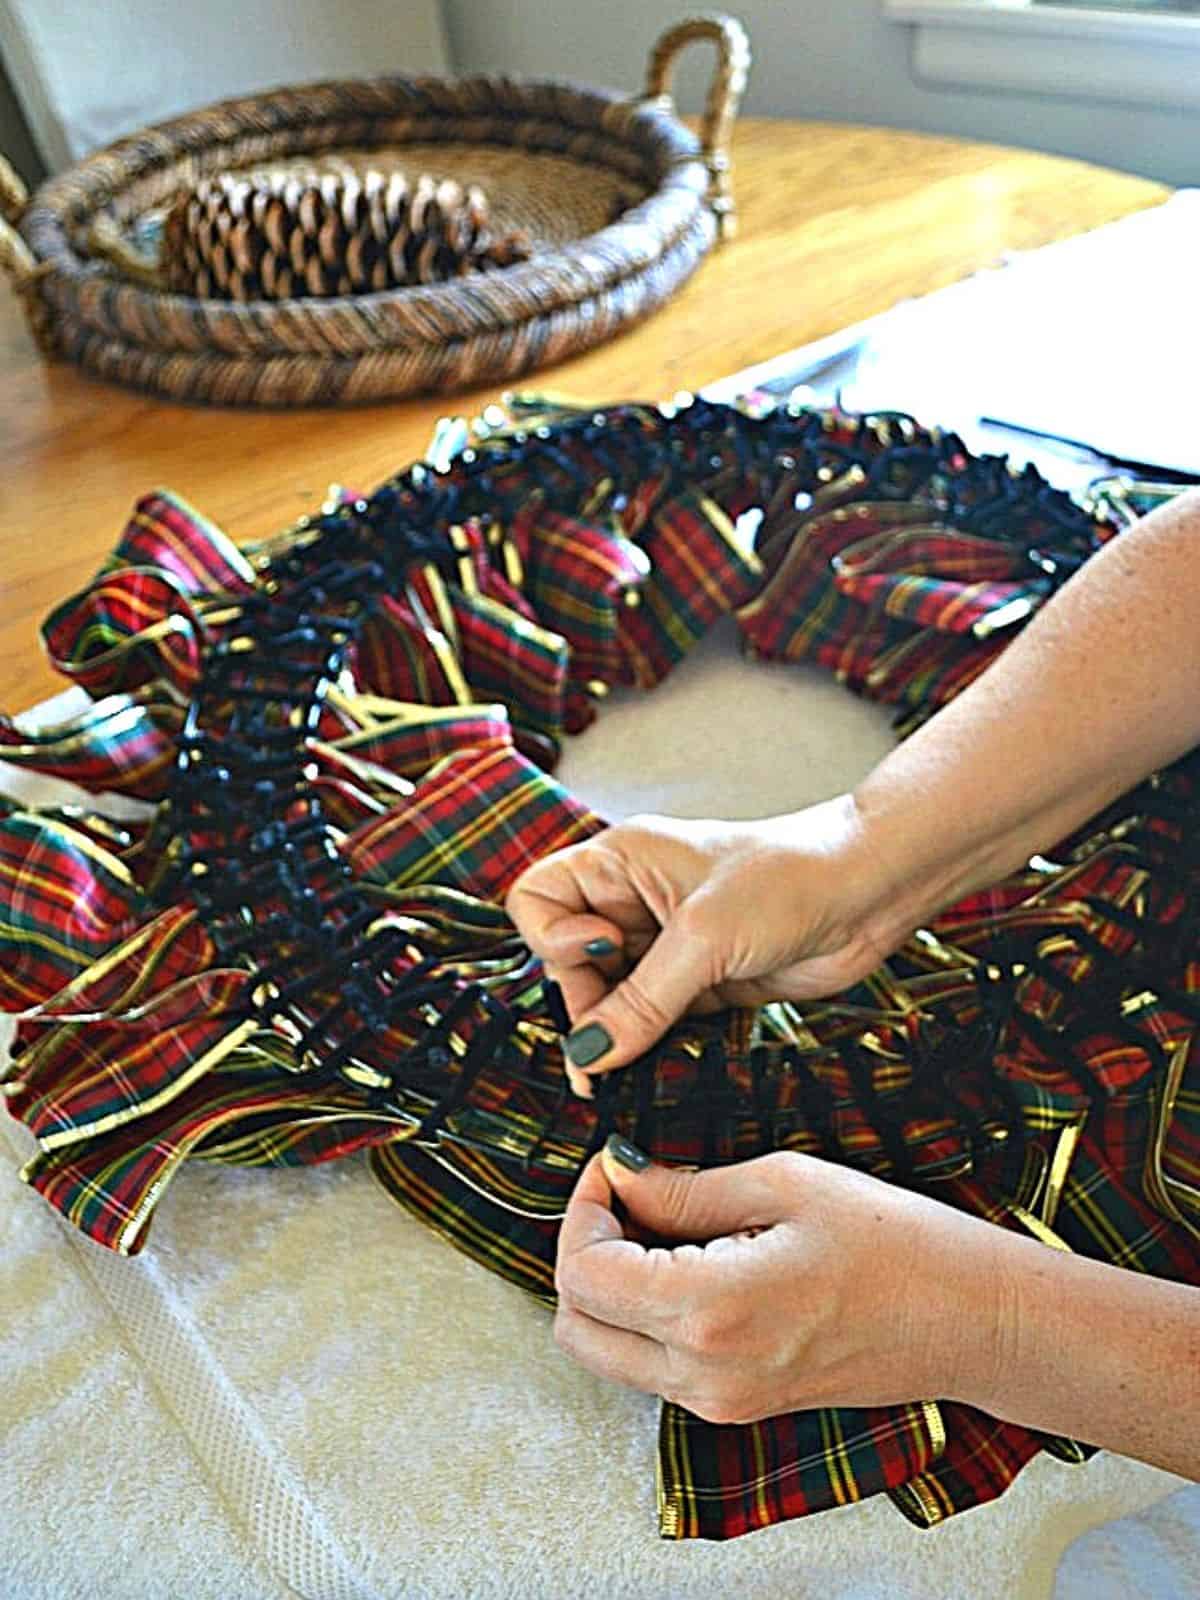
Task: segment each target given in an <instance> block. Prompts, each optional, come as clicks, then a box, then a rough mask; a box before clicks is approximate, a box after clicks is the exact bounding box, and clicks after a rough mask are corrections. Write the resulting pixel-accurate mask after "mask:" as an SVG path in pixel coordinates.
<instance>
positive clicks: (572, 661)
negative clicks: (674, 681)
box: [508, 501, 647, 731]
mask: <svg viewBox="0 0 1200 1600" xmlns="http://www.w3.org/2000/svg"><path fill="white" fill-rule="evenodd" d="M508 537H509V539H510V540H511V541H512V544H513V545H514V546H515V548H516V551H517V554H518V557H519V561H520V567H521V570H522V572H523V575H524V582H525V585H526V588H527V592H528V594H529V597H530V599H531V601H532V602H533V604H534V606H535V608H536V612H537V615H538V616H539V617H540V618H541V619H542V621H543V623H544V624H545V625H546V626H547V627H549V628H553V629H555V630H556V631H557V632H558V633H560V634H561V635H562V636H563V638H564V639H566V641H567V643H568V645H569V647H570V656H569V671H570V676H571V679H572V681H573V682H574V683H576V684H580V685H585V684H587V683H588V682H589V681H590V680H592V679H598V680H599V681H600V682H601V683H616V682H620V681H622V680H623V678H624V677H625V676H626V675H627V674H626V670H625V663H624V657H623V653H622V650H621V646H620V639H619V632H620V620H621V615H622V607H623V606H624V604H625V596H626V594H629V595H630V596H631V597H633V596H635V595H636V594H637V590H638V586H639V585H640V583H641V581H642V579H643V578H644V577H645V575H646V572H647V558H646V556H645V555H644V554H642V553H641V552H639V550H638V548H637V547H636V545H634V544H633V542H632V541H631V540H629V539H627V538H626V537H625V536H624V534H623V533H622V532H621V531H620V529H619V527H618V526H617V525H616V523H615V520H614V522H613V524H612V526H611V527H605V526H603V525H600V524H598V523H596V522H589V521H587V520H585V519H584V518H582V517H569V516H566V515H565V514H564V513H563V512H561V511H556V510H554V509H552V508H551V507H548V506H546V505H545V504H543V503H541V502H539V501H533V502H531V503H530V504H529V505H528V506H525V507H522V509H521V510H520V511H518V513H517V515H516V516H515V517H514V519H513V521H512V524H511V526H510V528H509V531H508ZM572 731H577V730H575V729H572Z"/></svg>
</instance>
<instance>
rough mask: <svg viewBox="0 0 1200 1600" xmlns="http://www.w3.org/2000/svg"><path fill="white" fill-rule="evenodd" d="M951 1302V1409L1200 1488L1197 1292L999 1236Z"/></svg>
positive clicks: (965, 1272) (976, 1258)
mask: <svg viewBox="0 0 1200 1600" xmlns="http://www.w3.org/2000/svg"><path fill="white" fill-rule="evenodd" d="M957 1292H958V1295H959V1297H960V1299H961V1300H962V1303H963V1310H964V1314H963V1316H962V1317H960V1318H959V1319H958V1326H960V1327H962V1328H964V1329H965V1330H967V1331H966V1332H965V1333H964V1334H963V1335H961V1336H960V1338H959V1341H958V1342H959V1344H960V1345H961V1348H960V1349H956V1350H955V1352H954V1363H955V1364H956V1367H957V1371H956V1380H957V1381H956V1382H955V1383H954V1384H953V1388H954V1391H955V1392H954V1393H953V1394H952V1395H951V1396H950V1398H953V1399H960V1400H964V1401H966V1402H967V1403H969V1404H971V1405H976V1406H979V1407H980V1408H981V1409H983V1410H985V1411H987V1412H989V1413H990V1414H991V1415H993V1416H997V1417H1000V1418H1002V1419H1004V1420H1005V1421H1008V1422H1018V1423H1022V1424H1023V1425H1024V1426H1026V1427H1030V1428H1036V1429H1038V1430H1040V1431H1043V1432H1046V1433H1054V1434H1061V1435H1065V1436H1066V1437H1068V1438H1074V1439H1078V1440H1080V1441H1081V1442H1083V1443H1086V1444H1093V1445H1099V1446H1101V1447H1103V1448H1105V1449H1109V1450H1115V1451H1118V1452H1119V1453H1120V1454H1122V1455H1128V1456H1134V1457H1136V1458H1137V1459H1138V1460H1141V1461H1148V1462H1151V1463H1153V1464H1154V1465H1155V1466H1159V1467H1165V1468H1168V1469H1169V1470H1170V1471H1173V1472H1178V1473H1181V1474H1183V1476H1185V1477H1190V1478H1197V1479H1200V1289H1193V1288H1188V1287H1186V1286H1184V1285H1182V1284H1175V1283H1167V1282H1165V1281H1163V1280H1162V1279H1158V1278H1149V1277H1145V1276H1143V1275H1142V1274H1140V1273H1136V1272H1130V1271H1126V1270H1124V1269H1121V1268H1118V1267H1111V1266H1106V1265H1102V1264H1101V1263H1099V1262H1095V1261H1089V1260H1086V1259H1084V1258H1083V1257H1081V1256H1075V1255H1069V1254H1067V1253H1065V1252H1062V1251H1058V1250H1054V1249H1051V1248H1049V1247H1047V1246H1046V1245H1042V1244H1039V1243H1037V1242H1036V1241H1034V1240H1031V1239H1023V1238H1020V1237H1018V1236H1017V1235H1015V1234H1010V1233H1007V1232H1005V1231H1002V1230H1000V1229H995V1230H992V1231H991V1236H990V1238H989V1240H988V1243H987V1247H986V1248H983V1247H981V1248H980V1249H979V1250H978V1251H977V1252H974V1253H973V1254H972V1255H971V1256H968V1257H967V1258H965V1259H964V1258H962V1257H961V1256H960V1258H959V1276H958V1281H957ZM981 1306H988V1307H989V1313H990V1314H989V1316H988V1317H987V1318H986V1319H985V1320H984V1321H983V1323H982V1324H981V1321H980V1316H979V1309H980V1307H981ZM968 1312H969V1313H970V1314H969V1315H968V1314H967V1313H968ZM989 1325H990V1328H991V1330H992V1337H991V1338H988V1337H986V1336H983V1335H984V1329H985V1328H987V1327H988V1326H989ZM943 1332H944V1329H943Z"/></svg>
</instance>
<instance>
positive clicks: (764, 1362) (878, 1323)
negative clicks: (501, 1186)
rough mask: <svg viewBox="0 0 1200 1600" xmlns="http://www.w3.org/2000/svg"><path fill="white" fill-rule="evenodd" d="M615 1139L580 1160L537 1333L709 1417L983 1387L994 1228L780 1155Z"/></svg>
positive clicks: (995, 1337) (998, 1297)
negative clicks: (726, 1156) (688, 1157)
mask: <svg viewBox="0 0 1200 1600" xmlns="http://www.w3.org/2000/svg"><path fill="white" fill-rule="evenodd" d="M621 1143H622V1142H619V1141H610V1144H609V1147H608V1148H606V1150H605V1151H604V1152H603V1154H602V1155H601V1156H597V1157H596V1158H595V1159H594V1160H593V1161H592V1162H591V1163H589V1165H588V1166H587V1168H586V1169H585V1171H584V1172H583V1174H582V1176H581V1178H580V1181H579V1184H578V1186H577V1187H576V1189H575V1192H574V1194H573V1196H572V1198H571V1202H570V1206H569V1208H568V1211H567V1214H566V1218H565V1220H564V1222H563V1226H562V1232H561V1236H560V1239H559V1249H558V1270H557V1280H556V1281H557V1286H558V1293H559V1306H558V1314H557V1319H556V1324H555V1333H556V1336H557V1339H558V1342H559V1344H560V1345H561V1346H562V1348H563V1349H564V1350H566V1352H567V1353H568V1354H569V1355H571V1356H573V1357H574V1358H575V1359H576V1360H578V1361H580V1362H581V1363H582V1364H583V1365H584V1366H585V1367H588V1368H589V1369H590V1370H591V1371H593V1372H595V1373H598V1374H600V1375H601V1376H603V1377H605V1378H610V1379H613V1380H615V1381H616V1382H619V1383H624V1384H628V1385H629V1386H631V1387H632V1388H635V1389H644V1390H648V1391H650V1392H652V1393H655V1394H660V1395H662V1396H663V1397H664V1398H666V1399H669V1400H674V1401H677V1402H678V1403H679V1404H680V1405H682V1406H684V1407H686V1409H687V1410H689V1411H691V1412H694V1413H695V1414H696V1415H697V1416H700V1417H703V1418H705V1419H706V1420H708V1421H710V1422H752V1421H757V1420H758V1419H759V1418H762V1417H767V1416H774V1415H776V1414H778V1413H780V1412H784V1411H796V1410H801V1409H807V1408H809V1407H814V1406H837V1405H845V1406H867V1405H886V1404H891V1403H896V1402H904V1401H912V1400H918V1399H932V1398H947V1399H949V1398H956V1399H969V1398H970V1394H971V1392H972V1391H973V1390H974V1389H975V1388H976V1387H977V1386H978V1387H979V1388H981V1389H986V1388H989V1387H990V1385H991V1381H992V1380H994V1378H995V1375H996V1373H997V1371H998V1369H999V1367H1000V1365H1001V1364H1002V1362H1003V1360H1004V1359H1005V1345H1006V1343H1007V1341H1006V1337H1005V1334H1006V1323H1007V1322H1008V1320H1009V1319H1008V1318H1007V1317H1006V1316H1005V1315H1004V1309H1005V1305H1006V1299H1005V1293H1004V1289H1005V1281H1004V1280H1005V1276H1006V1275H1005V1273H1004V1272H1003V1271H1002V1270H997V1269H996V1268H997V1263H996V1261H995V1258H994V1251H993V1245H994V1242H995V1241H996V1240H998V1239H999V1240H1002V1239H1003V1238H1004V1237H1005V1235H1004V1232H1003V1230H1001V1229H999V1228H995V1227H994V1226H992V1225H991V1224H989V1223H986V1222H983V1221H980V1220H978V1219H976V1218H973V1217H969V1216H966V1215H964V1214H963V1213H961V1212H958V1211H954V1210H952V1209H951V1208H950V1207H949V1206H945V1205H942V1204H941V1203H940V1202H938V1201H935V1200H929V1199H926V1198H924V1197H922V1196H920V1195H915V1194H911V1193H909V1192H907V1191H905V1190H902V1189H898V1188H895V1187H893V1186H892V1185H890V1184H886V1183H882V1182H880V1181H879V1180H877V1179H875V1178H871V1177H868V1176H866V1175H864V1174H862V1173H858V1172H854V1171H852V1170H850V1169H848V1168H846V1167H841V1166H836V1165H834V1164H832V1163H830V1162H826V1161H819V1160H816V1159H814V1158H812V1157H809V1156H803V1155H799V1154H796V1153H790V1152H788V1153H780V1154H776V1155H768V1156H763V1157H761V1158H760V1159H758V1160H755V1161H746V1162H743V1163H740V1164H739V1165H736V1166H730V1167H720V1168H714V1169H710V1170H708V1171H705V1172H696V1171H693V1170H690V1169H684V1168H671V1167H664V1166H658V1165H653V1164H650V1165H645V1166H644V1167H643V1168H642V1169H641V1170H631V1168H630V1167H629V1166H627V1165H624V1164H622V1161H621V1159H620V1157H621V1154H622V1150H621ZM614 1146H616V1153H615V1154H614ZM624 1155H625V1159H626V1160H633V1161H635V1162H636V1161H638V1160H640V1161H643V1162H644V1161H645V1158H644V1157H643V1156H641V1153H640V1152H638V1151H633V1150H632V1149H631V1147H630V1146H628V1145H624ZM618 1201H619V1202H620V1210H621V1213H622V1215H623V1217H624V1219H625V1220H624V1222H622V1221H621V1220H618V1213H617V1210H616V1209H615V1202H618ZM645 1239H655V1240H661V1241H662V1244H658V1243H655V1244H650V1245H647V1244H645V1243H643V1242H640V1241H641V1240H645Z"/></svg>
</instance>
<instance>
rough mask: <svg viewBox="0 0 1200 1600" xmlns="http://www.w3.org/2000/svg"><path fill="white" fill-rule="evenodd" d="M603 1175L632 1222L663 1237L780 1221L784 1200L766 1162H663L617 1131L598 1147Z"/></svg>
mask: <svg viewBox="0 0 1200 1600" xmlns="http://www.w3.org/2000/svg"><path fill="white" fill-rule="evenodd" d="M601 1162H602V1165H603V1168H604V1175H605V1177H606V1178H607V1179H608V1181H609V1184H610V1186H611V1188H612V1191H613V1194H614V1195H615V1197H616V1198H617V1199H618V1200H619V1201H620V1202H621V1204H622V1206H623V1207H624V1209H625V1212H626V1215H627V1216H628V1217H629V1220H630V1221H631V1222H634V1223H636V1224H637V1225H638V1226H639V1228H641V1229H644V1230H645V1231H646V1232H648V1233H653V1234H657V1235H658V1236H659V1237H660V1238H664V1239H680V1240H684V1239H690V1240H695V1241H697V1242H699V1241H707V1240H709V1239H721V1238H725V1237H727V1236H728V1235H730V1234H734V1233H742V1232H744V1231H745V1230H746V1229H747V1228H766V1227H770V1226H771V1224H772V1223H775V1222H780V1221H782V1220H783V1217H784V1216H785V1215H786V1212H787V1205H786V1201H785V1199H784V1197H783V1195H782V1194H781V1193H780V1191H779V1187H778V1185H777V1184H776V1183H775V1182H774V1181H773V1177H772V1172H773V1171H774V1170H777V1169H775V1168H773V1167H772V1165H771V1163H770V1161H769V1159H768V1160H767V1161H765V1162H764V1161H762V1160H755V1161H740V1162H737V1163H736V1164H735V1165H733V1166H730V1167H709V1168H708V1169H707V1170H705V1171H703V1172H701V1171H698V1170H697V1169H696V1168H694V1167H664V1166H660V1165H659V1164H658V1163H657V1162H654V1161H651V1160H650V1158H649V1156H647V1155H646V1154H645V1153H644V1152H643V1151H641V1150H639V1149H638V1148H637V1146H636V1145H634V1144H631V1143H630V1142H629V1140H628V1139H624V1138H622V1137H621V1135H620V1134H619V1133H614V1134H610V1135H609V1139H608V1142H607V1144H606V1145H605V1146H604V1149H603V1151H602V1152H601Z"/></svg>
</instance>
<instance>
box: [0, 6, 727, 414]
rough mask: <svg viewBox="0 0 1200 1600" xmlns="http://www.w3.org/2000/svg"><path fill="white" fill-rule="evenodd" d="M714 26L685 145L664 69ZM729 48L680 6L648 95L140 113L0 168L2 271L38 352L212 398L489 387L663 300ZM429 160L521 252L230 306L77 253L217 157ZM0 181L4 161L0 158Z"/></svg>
mask: <svg viewBox="0 0 1200 1600" xmlns="http://www.w3.org/2000/svg"><path fill="white" fill-rule="evenodd" d="M697 39H708V40H712V41H713V42H715V44H716V45H717V51H718V69H717V74H716V77H715V80H714V85H713V89H712V92H711V94H710V97H709V104H708V110H707V112H706V117H705V123H704V128H703V130H702V134H701V137H700V139H699V140H698V139H697V138H696V136H695V135H693V134H692V133H690V132H689V131H688V130H687V129H686V128H685V127H684V126H683V125H682V124H681V123H680V122H679V120H678V118H677V117H676V115H675V113H674V108H673V106H672V104H671V102H670V97H669V95H668V94H667V92H666V84H667V82H668V78H669V72H670V67H671V64H672V62H673V61H674V59H675V56H676V55H677V53H678V51H679V50H681V49H682V48H683V47H684V46H685V45H687V44H689V43H691V42H692V41H693V40H697ZM748 64H749V48H748V45H747V42H746V36H745V33H744V31H743V30H742V28H741V27H740V25H739V24H738V23H736V22H734V21H733V20H732V19H729V18H726V17H720V16H715V17H704V18H693V19H689V20H688V21H687V22H685V23H681V24H680V25H678V26H677V27H675V28H673V29H671V30H670V31H669V32H668V33H667V34H666V35H664V36H663V39H662V40H660V41H659V43H658V45H657V46H656V47H655V51H654V54H653V55H652V57H651V62H650V67H649V72H648V79H647V93H646V94H645V95H643V96H640V97H637V98H633V99H629V98H625V97H622V96H620V95H618V94H616V93H613V92H611V91H605V90H596V89H587V88H581V87H578V86H575V85H570V84H561V83H552V82H536V83H529V82H516V81H513V80H510V79H505V78H500V77H473V78H464V79H458V80H449V79H438V78H402V77H387V78H378V79H371V80H361V81H344V82H336V83H325V84H315V85H309V86H306V87H302V88H295V89H283V90H278V91H275V92H273V93H270V94H265V95H256V96H251V97H247V98H243V99H238V100H232V101H227V102H225V103H223V104H221V105H216V106H213V107H210V108H209V109H207V110H204V111H200V112H196V113H194V114H192V115H189V116H185V117H181V118H178V119H176V120H174V121H172V122H169V123H164V124H161V125H160V126H158V127H155V128H150V129H147V130H145V131H143V132H141V133H138V134H135V135H133V136H131V137H130V138H127V139H124V140H121V141H120V142H119V143H117V144H115V145H112V146H110V147H108V148H107V149H105V150H103V151H100V152H98V153H97V154H96V155H94V156H92V157H90V158H88V159H87V160H85V161H83V162H81V163H79V165H77V166H76V167H74V168H72V169H70V170H69V171H68V172H65V173H63V174H61V175H60V176H58V177H56V178H53V179H51V180H50V181H49V182H48V183H46V184H44V185H43V186H42V188H41V189H40V190H39V191H38V192H37V194H36V195H35V196H34V197H33V199H32V201H31V202H30V203H29V204H28V205H27V206H24V207H23V204H22V197H21V196H20V195H19V193H17V192H16V191H15V190H14V189H13V187H12V184H11V183H10V182H9V181H8V180H7V179H6V180H5V184H4V186H3V190H2V192H0V199H2V200H3V205H2V206H0V209H3V210H4V211H5V213H6V214H7V215H8V216H9V218H10V219H13V218H15V217H17V216H18V215H19V218H20V221H19V232H18V231H17V230H16V229H14V227H13V226H12V225H11V222H0V266H6V267H7V268H8V270H9V271H10V272H11V274H12V276H13V278H14V281H15V282H16V283H17V286H18V288H19V289H20V290H21V292H22V293H23V295H24V297H25V300H26V303H27V305H28V307H29V311H30V318H31V322H32V323H33V325H34V327H35V331H37V332H38V333H39V336H40V338H41V340H42V342H43V344H44V345H47V346H48V347H49V348H50V349H51V350H52V352H53V353H54V354H56V355H58V356H61V357H63V358H65V359H67V360H71V361H74V362H76V363H78V364H79V365H80V366H82V367H84V368H85V369H87V370H88V371H90V372H93V373H96V374H98V375H99V376H101V377H105V378H109V379H113V380H115V381H117V382H121V383H126V384H131V385H133V386H135V387H137V388H141V389H147V390H150V391H152V392H154V393H157V394H161V395H167V396H170V397H173V398H177V399H184V400H190V401H207V402H212V403H216V404H224V405H260V406H290V405H328V404H335V403H350V402H363V401H376V400H381V399H385V398H388V397H392V396H397V395H403V394H410V393H414V392H419V391H424V390H452V389H456V388H463V387H469V386H472V385H475V384H480V383H485V382H492V381H495V380H505V379H509V378H512V377H515V376H516V375H518V374H519V373H522V372H526V371H528V370H530V369H531V368H533V367H536V366H544V365H547V364H549V363H552V362H556V361H560V360H563V359H565V358H566V357H568V356H570V355H573V354H576V353H577V352H579V351H581V350H585V349H588V348H590V347H592V346H593V345H596V344H598V343H600V342H601V341H602V340H604V339H607V338H609V337H611V336H612V335H613V334H615V333H617V332H618V331H620V330H621V329H623V328H626V327H628V326H629V325H630V324H632V323H633V322H635V321H637V320H638V319H640V318H642V317H644V316H646V315H647V314H648V313H650V312H651V311H653V310H654V309H655V308H656V307H657V306H659V305H661V304H662V303H663V302H664V301H665V300H666V299H667V298H668V297H669V296H670V295H671V294H672V293H673V292H674V291H675V290H676V289H677V288H678V287H679V285H680V284H681V283H682V282H683V281H684V280H685V279H686V278H687V277H689V276H690V274H691V273H692V272H693V271H694V270H695V269H696V267H697V266H698V265H699V263H700V261H701V260H702V259H703V257H704V255H705V254H706V253H707V251H708V250H709V249H710V248H711V246H712V244H713V242H714V239H715V238H716V236H717V234H718V231H721V232H728V231H730V229H731V226H732V220H733V213H732V206H731V201H730V199H729V191H728V157H727V149H726V144H727V140H728V136H729V130H730V127H731V125H732V120H733V116H734V113H735V111H736V107H737V103H738V100H739V99H740V95H741V92H742V88H743V87H744V84H745V78H746V71H747V68H748ZM322 162H324V163H329V162H339V163H352V164H353V165H355V166H356V167H357V168H358V170H360V171H364V170H367V169H368V168H369V169H371V170H383V171H388V170H396V171H401V170H402V171H406V172H409V173H414V172H431V173H434V174H435V175H436V176H437V177H438V178H448V179H452V180H456V181H458V182H459V183H462V184H464V185H465V184H468V183H477V184H479V185H480V187H482V188H483V189H484V190H485V192H486V194H487V196H488V201H489V205H490V208H491V213H492V218H493V223H494V225H495V227H496V228H498V229H505V230H509V229H512V230H516V229H520V230H522V231H523V232H524V233H525V234H526V235H527V236H528V237H529V240H530V242H531V245H532V250H533V253H532V255H531V258H530V259H529V260H527V261H525V262H521V263H519V264H516V265H513V266H508V267H506V268H504V270H499V271H492V272H488V273H481V274H473V275H468V276H466V277H462V278H457V279H455V280H453V281H452V282H449V283H438V284H420V285H414V286H411V287H404V288H397V289H389V290H381V291H378V292H375V293H370V294H361V295H354V296H343V297H336V296H335V297H330V298H324V299H304V300H301V299H291V300H280V301H267V300H257V301H250V302H247V303H237V302H233V301H227V300H217V299H196V298H192V297H190V296H187V295H181V294H173V293H167V292H163V291H162V290H160V289H157V288H155V287H153V286H151V285H149V284H147V283H144V282H139V281H137V280H136V279H135V278H133V277H130V276H125V275H123V274H122V272H121V271H120V270H119V268H116V267H114V265H113V260H112V259H110V258H109V256H106V255H100V254H97V253H96V250H95V240H96V238H97V236H98V235H99V234H100V233H101V232H102V231H103V230H107V231H108V233H109V235H110V236H111V235H112V234H113V233H114V232H115V233H116V234H118V235H122V236H131V235H133V234H135V233H136V230H137V228H138V226H139V224H140V222H141V221H142V220H143V219H144V218H145V217H146V216H148V215H149V214H151V213H153V212H154V211H155V210H156V209H157V210H159V211H161V210H162V209H163V208H165V207H167V206H169V204H170V203H171V201H172V200H173V198H174V197H175V196H177V195H178V194H179V192H180V191H181V190H184V189H188V188H191V187H192V186H193V185H194V184H196V183H197V182H200V181H202V180H203V179H205V178H209V177H212V176H214V175H215V174H218V173H224V172H237V171H242V170H245V169H252V168H256V167H257V168H262V167H264V166H276V167H277V166H278V165H279V164H281V163H284V164H294V165H295V166H296V167H297V169H301V168H303V166H304V164H305V163H308V164H310V165H312V166H317V165H319V164H320V163H322ZM0 176H3V174H0Z"/></svg>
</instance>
